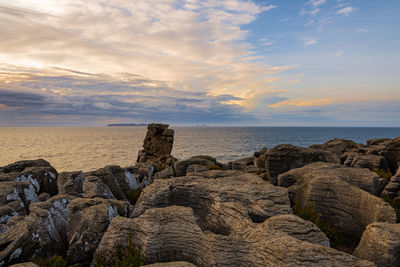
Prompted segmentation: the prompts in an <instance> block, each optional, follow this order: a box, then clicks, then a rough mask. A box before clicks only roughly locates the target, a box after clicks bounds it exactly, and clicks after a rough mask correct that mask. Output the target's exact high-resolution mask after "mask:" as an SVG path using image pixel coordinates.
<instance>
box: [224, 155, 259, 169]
mask: <svg viewBox="0 0 400 267" xmlns="http://www.w3.org/2000/svg"><path fill="white" fill-rule="evenodd" d="M247 166H254V157H247V158H243V159H237V160H235V161H231V162H229V163H228V169H230V170H244V168H245V167H247Z"/></svg>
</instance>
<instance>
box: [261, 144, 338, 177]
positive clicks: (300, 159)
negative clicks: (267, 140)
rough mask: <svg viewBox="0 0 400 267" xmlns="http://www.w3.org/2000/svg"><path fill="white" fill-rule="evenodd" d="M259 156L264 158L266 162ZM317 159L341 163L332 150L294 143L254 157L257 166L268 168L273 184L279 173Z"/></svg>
mask: <svg viewBox="0 0 400 267" xmlns="http://www.w3.org/2000/svg"><path fill="white" fill-rule="evenodd" d="M259 158H261V159H264V164H262V160H260V159H259ZM317 161H324V162H331V163H340V159H339V157H338V156H337V155H336V154H334V153H332V152H330V151H326V150H320V149H312V148H304V147H298V146H293V145H278V146H276V147H274V148H272V149H269V150H266V151H265V153H264V154H262V155H259V157H258V158H257V157H256V158H255V159H254V162H255V163H256V167H258V168H265V169H266V178H267V179H268V180H270V181H271V182H272V183H273V184H276V182H277V180H276V179H277V177H278V175H279V174H281V173H284V172H286V171H288V170H290V169H293V168H300V167H303V166H305V165H307V164H309V163H312V162H317Z"/></svg>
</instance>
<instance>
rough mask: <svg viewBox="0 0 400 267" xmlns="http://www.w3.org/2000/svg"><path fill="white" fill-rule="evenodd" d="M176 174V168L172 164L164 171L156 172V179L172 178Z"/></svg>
mask: <svg viewBox="0 0 400 267" xmlns="http://www.w3.org/2000/svg"><path fill="white" fill-rule="evenodd" d="M174 176H175V172H174V168H173V167H171V166H170V167H168V168H165V169H164V170H162V171H158V172H156V174H155V175H154V179H164V178H171V177H174Z"/></svg>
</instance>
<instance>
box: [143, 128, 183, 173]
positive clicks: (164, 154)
mask: <svg viewBox="0 0 400 267" xmlns="http://www.w3.org/2000/svg"><path fill="white" fill-rule="evenodd" d="M168 126H169V125H168V124H149V125H148V126H147V134H146V137H145V139H144V143H143V150H141V151H139V155H138V159H137V162H138V163H145V162H152V163H157V164H166V165H171V164H173V163H174V161H175V159H174V158H173V157H172V156H171V151H172V145H173V142H174V130H172V129H168Z"/></svg>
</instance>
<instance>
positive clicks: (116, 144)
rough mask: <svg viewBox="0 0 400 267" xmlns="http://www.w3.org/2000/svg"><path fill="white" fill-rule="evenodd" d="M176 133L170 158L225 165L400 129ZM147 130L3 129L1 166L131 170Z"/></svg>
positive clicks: (189, 129) (196, 129)
mask: <svg viewBox="0 0 400 267" xmlns="http://www.w3.org/2000/svg"><path fill="white" fill-rule="evenodd" d="M170 128H172V129H174V130H175V138H174V146H173V150H172V155H173V156H175V157H176V158H178V159H180V160H182V159H187V158H189V157H191V156H195V155H209V156H212V157H215V158H216V159H217V160H218V161H220V162H222V163H227V162H229V161H233V160H236V159H239V158H244V157H249V156H252V155H253V153H254V152H255V151H259V150H261V149H262V148H263V147H267V148H272V147H274V146H276V145H279V144H292V145H296V146H302V147H307V146H310V145H312V144H320V143H324V142H326V141H328V140H331V139H334V138H344V139H350V140H353V141H354V142H357V143H363V144H365V143H366V141H367V140H368V139H374V138H395V137H397V136H400V127H313V126H304V127H296V126H170ZM145 135H146V127H143V126H133V127H126V126H121V127H107V126H86V127H81V126H73V127H71V126H42V127H1V128H0V140H2V141H1V143H2V150H3V153H1V155H0V166H4V165H7V164H10V163H13V162H15V161H19V160H30V159H37V158H43V159H45V160H47V161H49V162H50V163H51V164H52V165H53V166H54V167H55V168H56V169H57V170H58V171H59V172H61V171H75V170H83V171H90V170H95V169H99V168H102V167H104V166H107V165H120V166H122V167H126V166H132V165H134V164H135V162H136V159H137V153H138V151H139V150H140V149H142V146H143V139H144V137H145Z"/></svg>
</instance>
